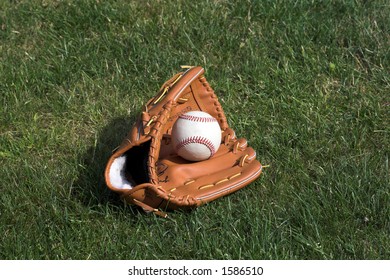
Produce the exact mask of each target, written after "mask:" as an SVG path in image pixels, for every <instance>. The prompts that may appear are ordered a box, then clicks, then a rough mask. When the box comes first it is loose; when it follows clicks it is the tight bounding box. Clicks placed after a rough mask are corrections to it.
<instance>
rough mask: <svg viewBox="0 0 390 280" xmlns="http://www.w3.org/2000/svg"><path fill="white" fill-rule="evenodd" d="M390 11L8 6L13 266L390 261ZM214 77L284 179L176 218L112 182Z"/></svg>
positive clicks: (7, 227)
mask: <svg viewBox="0 0 390 280" xmlns="http://www.w3.org/2000/svg"><path fill="white" fill-rule="evenodd" d="M389 14H390V5H389V3H388V1H385V0H379V1H358V0H356V1H352V0H351V1H347V0H343V1H341V0H340V1H279V0H277V1H265V0H264V1H223V0H220V1H217V0H214V1H212V0H208V1H207V0H202V1H184V0H181V1H157V0H156V1H126V0H117V1H113V0H110V1H103V0H100V1H99V0H94V1H92V0H86V1H76V0H74V1H72V0H67V1H59V0H52V1H50V0H32V1H28V0H16V1H11V0H6V1H1V2H0V98H1V99H0V100H1V107H0V163H1V169H0V191H1V196H0V232H1V237H0V259H19V260H20V259H43V260H45V259H81V260H84V259H390V176H389V175H390V174H389V170H390V169H389V155H390V153H389V147H390V135H389V133H390V130H389V128H390V118H389V116H390V78H389V73H390V72H389V70H390V61H389V60H390V17H389ZM180 65H200V66H202V67H204V68H205V71H206V72H205V75H206V78H207V80H208V81H209V83H210V84H211V86H212V87H213V89H214V90H215V92H216V94H217V96H218V98H219V101H220V102H221V104H222V106H223V108H224V110H225V113H226V115H227V118H228V121H229V124H230V126H231V127H232V128H233V129H234V130H235V131H236V134H237V135H238V136H239V137H245V138H247V140H248V142H249V145H250V146H252V147H253V148H254V149H255V150H256V151H257V156H258V159H259V161H260V162H261V163H262V164H263V165H265V166H268V168H265V169H264V171H263V174H262V175H261V176H260V178H259V179H258V180H256V181H255V182H254V183H252V184H250V185H249V186H247V187H246V188H244V189H242V190H240V191H238V192H236V193H234V194H232V195H229V196H227V197H224V198H221V199H219V200H216V201H214V202H211V203H209V204H207V205H204V206H202V207H200V208H198V209H196V210H194V211H192V212H189V213H184V212H172V213H169V214H170V215H169V218H168V219H163V218H160V217H157V216H155V215H152V214H149V215H148V214H144V213H143V212H142V211H140V210H139V209H138V208H136V207H133V206H130V205H126V204H124V203H123V202H122V201H121V200H120V199H119V198H118V197H117V196H116V195H115V194H114V193H112V192H110V191H109V190H108V189H107V188H106V186H105V182H104V177H103V172H104V168H105V164H106V162H107V159H108V157H109V156H110V154H111V152H112V150H113V149H114V148H115V147H116V146H118V145H119V143H120V142H121V141H122V139H123V137H124V136H125V135H126V133H127V132H128V130H129V129H130V127H131V125H132V124H133V122H134V120H135V119H136V118H137V116H138V114H139V113H140V110H141V108H142V106H143V104H144V103H145V102H146V101H147V100H148V99H149V98H151V97H153V96H154V95H155V94H156V93H157V91H158V89H159V88H160V86H161V85H162V83H163V82H164V81H165V80H167V79H168V78H170V77H171V76H172V75H173V74H174V73H176V72H178V71H180V70H181V69H180Z"/></svg>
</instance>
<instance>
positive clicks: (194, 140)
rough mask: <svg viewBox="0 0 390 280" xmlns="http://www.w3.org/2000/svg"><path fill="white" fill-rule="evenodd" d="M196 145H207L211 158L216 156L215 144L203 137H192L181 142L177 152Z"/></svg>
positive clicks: (177, 146)
mask: <svg viewBox="0 0 390 280" xmlns="http://www.w3.org/2000/svg"><path fill="white" fill-rule="evenodd" d="M194 143H195V144H202V145H205V146H206V147H207V148H208V149H209V150H210V157H211V156H213V155H214V154H215V147H214V144H213V143H212V142H211V141H210V139H207V138H205V137H201V136H191V137H188V138H185V139H183V140H181V141H180V142H179V143H178V144H177V145H176V151H178V150H180V149H181V148H183V147H184V146H186V145H189V144H194Z"/></svg>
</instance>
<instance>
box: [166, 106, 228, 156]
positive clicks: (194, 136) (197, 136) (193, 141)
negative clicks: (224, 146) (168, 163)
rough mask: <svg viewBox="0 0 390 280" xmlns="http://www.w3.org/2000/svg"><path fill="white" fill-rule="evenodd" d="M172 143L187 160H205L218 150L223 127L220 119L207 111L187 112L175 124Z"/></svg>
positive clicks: (177, 151)
mask: <svg viewBox="0 0 390 280" xmlns="http://www.w3.org/2000/svg"><path fill="white" fill-rule="evenodd" d="M172 144H173V148H174V149H175V151H176V153H177V154H178V155H179V156H181V157H182V158H185V159H186V160H189V161H201V160H205V159H208V158H210V157H212V156H213V155H214V154H215V153H216V152H217V150H218V148H219V146H220V144H221V128H220V126H219V124H218V121H217V120H216V119H215V118H214V117H212V116H211V115H209V114H207V113H205V112H202V111H191V112H187V113H185V114H183V115H181V116H180V117H179V118H178V119H177V121H176V122H175V124H174V125H173V128H172Z"/></svg>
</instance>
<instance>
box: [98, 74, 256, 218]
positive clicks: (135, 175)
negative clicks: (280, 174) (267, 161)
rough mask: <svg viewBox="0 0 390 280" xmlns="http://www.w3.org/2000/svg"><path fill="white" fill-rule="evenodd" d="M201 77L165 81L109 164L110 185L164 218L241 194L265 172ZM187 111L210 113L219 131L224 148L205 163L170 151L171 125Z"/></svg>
mask: <svg viewBox="0 0 390 280" xmlns="http://www.w3.org/2000/svg"><path fill="white" fill-rule="evenodd" d="M203 73H204V70H203V68H201V67H191V68H189V69H188V70H186V71H185V72H181V73H178V74H176V75H174V76H173V77H172V78H171V79H169V80H168V81H166V82H165V83H164V84H163V86H162V87H161V89H160V91H159V92H158V94H157V95H156V96H155V97H154V98H152V99H151V100H149V101H148V102H147V104H146V105H145V107H144V110H143V112H142V113H141V116H140V117H139V119H138V121H137V122H136V123H135V124H134V126H133V127H132V129H131V131H130V132H129V134H128V135H127V137H126V138H125V140H124V141H123V142H122V144H121V145H120V146H119V148H118V149H117V150H116V151H114V153H113V155H112V156H111V157H110V159H109V161H108V163H107V167H106V171H105V179H106V183H107V186H108V187H109V188H110V189H111V190H112V191H114V192H116V193H118V194H119V195H120V196H121V197H122V198H123V199H125V200H126V201H127V202H129V203H132V204H135V205H138V206H140V207H142V208H143V209H144V210H145V211H147V212H154V213H156V214H159V215H161V216H166V214H165V213H164V212H162V211H161V210H159V209H165V210H166V209H171V210H174V209H190V208H194V207H197V206H200V205H202V204H204V203H206V202H209V201H212V200H215V199H217V198H219V197H222V196H225V195H227V194H230V193H232V192H235V191H237V190H239V189H241V188H242V187H244V186H246V185H248V184H249V183H251V182H252V181H254V180H255V179H256V178H258V177H259V175H260V173H261V171H262V165H261V164H260V162H258V161H257V160H256V152H255V151H254V150H253V149H252V148H251V147H248V144H247V141H246V140H245V139H244V138H237V137H236V135H235V133H234V131H233V130H232V129H231V128H230V127H229V125H228V123H227V121H226V117H225V114H224V112H223V109H222V106H221V104H220V103H219V101H218V99H217V96H216V95H215V93H214V91H213V89H212V88H211V87H210V85H209V83H208V82H207V81H206V78H205V77H204V75H203ZM188 111H204V112H207V113H208V114H210V115H212V116H213V117H214V118H216V119H217V120H218V122H219V125H220V127H221V133H222V141H221V142H222V143H221V146H220V147H219V149H218V151H217V152H216V153H215V155H214V156H212V157H211V158H209V159H207V160H204V161H198V162H190V161H187V160H185V159H183V158H181V157H179V156H178V155H177V154H176V153H175V152H174V150H173V148H172V145H171V131H172V126H173V124H174V123H175V121H176V120H177V118H178V117H179V116H180V115H181V114H183V113H186V112H188Z"/></svg>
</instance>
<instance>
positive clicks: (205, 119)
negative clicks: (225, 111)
mask: <svg viewBox="0 0 390 280" xmlns="http://www.w3.org/2000/svg"><path fill="white" fill-rule="evenodd" d="M179 119H184V120H188V121H193V122H216V121H217V120H216V119H215V118H213V117H198V116H191V115H181V116H180V117H179Z"/></svg>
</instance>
